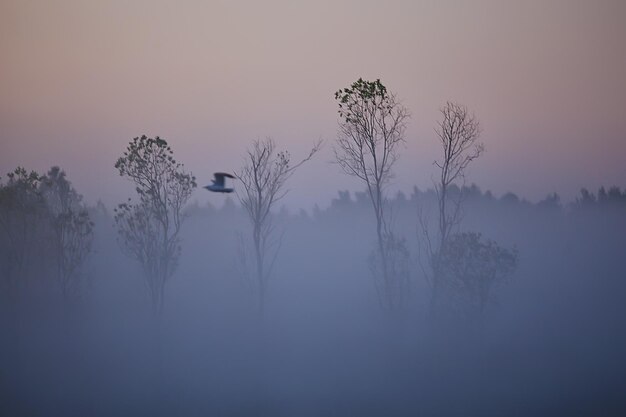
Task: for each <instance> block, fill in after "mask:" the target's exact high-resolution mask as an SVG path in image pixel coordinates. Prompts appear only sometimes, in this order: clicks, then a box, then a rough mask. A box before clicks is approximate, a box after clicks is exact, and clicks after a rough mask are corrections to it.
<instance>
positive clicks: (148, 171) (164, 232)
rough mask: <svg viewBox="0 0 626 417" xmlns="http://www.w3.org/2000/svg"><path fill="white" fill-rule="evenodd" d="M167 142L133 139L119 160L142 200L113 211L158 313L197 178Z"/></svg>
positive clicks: (121, 172)
mask: <svg viewBox="0 0 626 417" xmlns="http://www.w3.org/2000/svg"><path fill="white" fill-rule="evenodd" d="M173 155H174V153H173V151H172V149H171V148H170V146H169V145H168V144H167V142H166V141H165V140H163V139H161V138H159V137H158V136H157V137H155V138H154V139H152V138H148V137H146V136H142V137H141V138H134V139H133V140H132V141H131V142H130V143H129V145H128V147H127V149H126V152H124V154H123V156H122V157H120V158H119V159H118V160H117V163H116V164H115V167H116V168H117V169H118V171H119V174H120V175H121V176H122V177H125V178H127V179H129V180H131V181H132V182H133V183H134V184H135V187H136V188H135V189H136V191H137V194H138V197H139V202H137V203H135V204H132V203H131V200H130V199H129V201H128V202H127V203H123V204H120V205H119V206H118V207H117V209H116V210H115V221H116V224H117V227H118V231H119V234H120V238H121V243H122V245H123V247H124V248H125V249H126V251H127V252H128V253H129V254H130V255H131V256H132V257H134V258H135V259H136V260H138V261H139V262H140V263H141V266H142V268H143V273H144V277H145V283H146V286H147V288H148V292H149V295H150V299H151V301H152V308H153V312H154V314H155V315H160V314H161V312H162V311H163V304H164V292H165V283H166V282H167V280H168V279H169V278H170V277H171V276H172V275H173V273H174V271H175V269H176V266H177V264H178V259H179V257H180V251H181V248H180V236H179V235H180V230H181V226H182V224H183V220H184V218H185V216H184V214H183V208H184V206H185V204H186V203H187V201H188V200H189V197H191V193H192V191H193V189H194V188H195V187H196V180H195V177H194V176H192V175H191V174H189V173H187V172H185V171H184V167H183V165H182V164H180V163H178V162H176V160H175V159H174V157H173Z"/></svg>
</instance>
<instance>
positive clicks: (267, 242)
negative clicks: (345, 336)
mask: <svg viewBox="0 0 626 417" xmlns="http://www.w3.org/2000/svg"><path fill="white" fill-rule="evenodd" d="M320 146H321V142H317V143H316V144H315V146H313V148H312V149H311V151H310V152H309V154H308V156H307V157H306V158H304V159H302V160H301V161H300V162H298V163H296V164H294V165H292V164H291V156H290V155H289V152H287V151H277V150H276V144H275V142H274V141H273V140H272V139H271V138H266V139H265V140H259V139H257V140H255V141H254V142H253V143H252V147H251V148H250V149H249V150H248V151H247V152H246V155H245V157H244V163H243V166H242V167H241V168H240V170H239V171H237V172H235V176H236V177H237V179H239V181H241V185H242V187H243V191H242V192H241V193H239V192H238V193H237V195H238V197H239V201H240V202H241V205H242V206H243V208H244V209H245V212H246V214H247V216H248V218H249V220H250V223H251V225H252V246H253V263H254V266H253V269H254V276H255V281H256V286H257V290H258V295H259V309H260V311H261V313H263V311H264V308H265V297H266V293H267V287H268V281H269V278H270V275H271V273H272V269H273V266H274V262H275V260H276V256H277V254H278V250H279V248H280V241H281V235H280V234H278V233H276V227H275V225H274V222H273V219H272V209H273V208H274V207H275V205H276V203H277V202H278V201H280V199H281V198H283V197H284V196H285V194H286V193H287V190H286V189H285V183H286V182H287V180H288V179H289V178H290V177H291V176H292V175H293V173H294V172H295V170H296V169H297V168H298V167H300V166H301V165H302V164H304V163H305V162H306V161H308V160H310V159H311V158H312V157H313V155H315V153H317V151H318V150H319V149H320ZM241 243H242V244H243V242H241ZM241 249H243V248H241ZM241 256H242V260H244V261H245V259H247V258H246V257H245V251H243V252H242V253H241Z"/></svg>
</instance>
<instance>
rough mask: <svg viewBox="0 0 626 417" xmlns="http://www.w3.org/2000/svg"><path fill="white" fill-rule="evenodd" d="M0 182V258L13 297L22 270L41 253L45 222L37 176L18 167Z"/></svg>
mask: <svg viewBox="0 0 626 417" xmlns="http://www.w3.org/2000/svg"><path fill="white" fill-rule="evenodd" d="M7 177H8V180H7V182H6V183H5V184H2V183H0V233H1V235H0V237H1V240H0V245H1V246H2V250H1V251H0V253H1V258H0V262H1V265H2V270H1V274H2V277H3V280H2V281H3V283H4V286H5V290H4V291H3V292H4V293H5V294H7V295H8V297H9V298H10V299H13V300H14V299H15V297H16V296H17V293H18V288H19V286H20V284H23V282H24V280H25V279H26V272H27V271H26V270H27V269H28V267H29V266H30V267H32V266H33V264H35V263H36V262H35V260H36V259H37V257H38V256H40V255H41V254H42V253H43V248H42V241H43V240H42V239H40V237H41V234H42V233H45V230H46V226H47V210H46V204H45V201H44V199H43V197H42V195H41V193H40V192H39V184H40V181H41V176H40V175H39V174H37V173H36V172H35V171H31V172H30V173H29V172H27V171H26V170H25V169H24V168H21V167H18V168H16V169H15V171H13V172H11V173H9V174H8V175H7Z"/></svg>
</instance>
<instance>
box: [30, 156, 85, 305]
mask: <svg viewBox="0 0 626 417" xmlns="http://www.w3.org/2000/svg"><path fill="white" fill-rule="evenodd" d="M40 189H41V193H42V195H43V197H44V199H45V201H46V205H47V208H48V211H49V214H50V220H51V226H52V237H53V238H52V250H53V256H54V260H55V264H56V269H57V273H56V275H57V280H58V282H59V285H60V286H61V292H62V294H63V297H64V298H66V299H67V298H68V297H69V295H70V294H71V293H72V292H76V291H77V290H78V287H79V281H78V279H77V277H78V274H77V272H78V268H79V267H80V266H81V265H82V263H83V262H84V261H85V259H86V257H87V255H88V254H89V252H90V251H91V243H92V241H93V222H92V221H91V219H90V218H89V213H88V212H87V208H86V207H85V205H84V204H83V203H82V196H81V195H80V194H78V193H77V192H76V190H75V189H74V188H73V187H72V184H71V183H70V182H69V181H68V180H67V178H66V177H65V172H64V171H62V170H61V169H60V168H59V167H52V168H51V169H50V170H49V171H48V174H47V175H45V176H44V177H42V180H41V185H40Z"/></svg>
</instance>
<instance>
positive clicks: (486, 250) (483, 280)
mask: <svg viewBox="0 0 626 417" xmlns="http://www.w3.org/2000/svg"><path fill="white" fill-rule="evenodd" d="M439 257H440V262H441V272H440V273H441V281H442V282H441V284H440V285H441V286H442V287H443V288H442V292H443V293H445V295H446V296H447V297H449V298H451V299H453V300H455V303H454V304H453V305H454V306H455V307H456V308H459V309H460V310H461V312H462V315H463V316H465V317H468V316H469V317H472V316H476V315H479V314H482V313H483V312H484V310H485V307H486V306H487V303H488V301H489V300H490V298H491V296H492V290H493V287H494V286H495V285H496V284H498V283H501V282H504V281H505V280H506V279H507V278H508V277H509V276H510V275H511V274H512V273H513V271H514V270H515V268H516V266H517V250H515V249H510V250H509V249H505V248H502V247H501V246H499V245H498V244H497V243H495V242H494V241H491V240H486V239H483V238H482V236H481V234H480V233H474V232H465V233H455V234H452V235H450V236H449V237H448V240H447V242H446V245H445V246H444V247H443V248H442V251H441V253H440V254H439Z"/></svg>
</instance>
